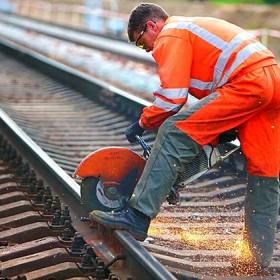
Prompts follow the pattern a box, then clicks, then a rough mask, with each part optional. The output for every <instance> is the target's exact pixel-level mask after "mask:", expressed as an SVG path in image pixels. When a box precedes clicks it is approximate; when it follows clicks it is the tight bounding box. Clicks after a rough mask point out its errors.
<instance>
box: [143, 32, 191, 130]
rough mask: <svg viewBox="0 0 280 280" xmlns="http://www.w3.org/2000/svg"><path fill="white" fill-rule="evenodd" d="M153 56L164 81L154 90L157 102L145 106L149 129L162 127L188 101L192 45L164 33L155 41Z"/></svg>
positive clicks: (147, 127)
mask: <svg viewBox="0 0 280 280" xmlns="http://www.w3.org/2000/svg"><path fill="white" fill-rule="evenodd" d="M153 57H154V59H155V61H156V63H157V65H158V74H159V78H160V83H161V84H160V86H159V87H158V89H156V90H155V91H154V92H153V94H154V96H155V101H154V102H153V104H152V105H151V106H149V107H146V108H144V110H143V113H142V115H141V122H142V124H143V125H144V126H145V128H146V129H153V128H155V127H158V126H160V125H161V124H162V123H163V122H164V121H165V120H166V119H167V118H168V117H169V116H171V115H174V114H176V113H177V112H178V111H179V110H180V109H181V108H182V107H183V105H184V104H185V103H186V102H187V97H188V90H189V83H190V68H191V61H192V47H191V45H190V43H189V42H188V41H187V40H186V39H182V38H180V37H179V36H177V37H173V36H170V35H160V36H159V37H158V38H157V40H156V41H155V45H154V50H153Z"/></svg>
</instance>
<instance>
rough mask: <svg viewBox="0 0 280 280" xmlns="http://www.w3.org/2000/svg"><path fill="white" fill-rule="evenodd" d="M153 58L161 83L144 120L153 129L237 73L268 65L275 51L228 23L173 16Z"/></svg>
mask: <svg viewBox="0 0 280 280" xmlns="http://www.w3.org/2000/svg"><path fill="white" fill-rule="evenodd" d="M153 57H154V59H155V61H156V63H157V65H158V74H159V78H160V81H161V85H160V86H159V88H158V89H156V90H155V91H154V96H155V101H154V103H153V105H152V106H150V107H146V108H144V110H143V114H142V115H141V121H142V123H143V125H144V126H145V127H146V128H147V129H153V128H155V127H157V126H159V125H161V123H162V122H163V121H164V120H165V119H166V118H167V117H169V116H170V115H173V114H175V113H177V112H178V111H179V110H180V109H181V108H182V106H183V105H184V104H185V103H186V102H187V97H188V93H190V94H191V95H193V96H195V97H196V98H198V99H201V98H203V97H205V96H207V95H208V94H209V93H211V92H213V91H215V89H216V88H220V87H221V86H223V85H224V84H225V83H229V82H230V81H231V79H232V78H233V77H236V76H238V74H239V72H240V71H241V70H242V71H244V69H245V70H246V69H247V68H250V70H253V69H255V68H258V67H260V65H261V66H265V65H270V64H271V60H272V59H274V56H273V54H272V53H271V52H270V51H269V50H268V49H267V48H266V47H265V46H264V45H262V44H261V43H260V42H259V40H258V38H256V37H255V36H254V35H252V34H250V33H249V32H246V31H245V30H244V29H242V28H240V27H238V26H236V25H234V24H231V23H229V22H226V21H223V20H220V19H215V18H207V17H192V18H187V17H175V16H173V17H169V18H168V19H167V21H166V23H165V25H164V27H163V29H162V31H161V32H160V34H159V36H158V37H157V39H156V41H155V44H154V49H153Z"/></svg>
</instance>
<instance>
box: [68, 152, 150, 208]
mask: <svg viewBox="0 0 280 280" xmlns="http://www.w3.org/2000/svg"><path fill="white" fill-rule="evenodd" d="M145 163H146V160H145V159H144V158H143V157H141V156H140V155H138V154H137V153H135V152H133V151H131V150H129V149H127V148H122V147H108V148H102V149H99V150H97V151H95V152H93V153H91V154H89V155H88V156H87V157H85V158H84V159H83V160H82V161H81V163H80V164H79V165H78V167H77V169H76V171H75V172H74V174H73V177H74V178H78V179H82V182H81V200H82V203H83V205H84V207H85V208H86V210H87V211H88V212H91V211H93V210H101V211H107V212H108V211H118V210H121V209H123V208H124V207H125V205H126V203H127V201H128V200H129V198H130V197H131V195H132V193H133V190H134V188H135V186H136V184H137V182H138V180H139V178H140V176H141V175H142V172H143V169H144V166H145Z"/></svg>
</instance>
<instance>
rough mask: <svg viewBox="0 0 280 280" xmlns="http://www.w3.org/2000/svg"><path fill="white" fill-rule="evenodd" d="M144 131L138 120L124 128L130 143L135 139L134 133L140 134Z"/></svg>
mask: <svg viewBox="0 0 280 280" xmlns="http://www.w3.org/2000/svg"><path fill="white" fill-rule="evenodd" d="M144 131H145V129H144V128H143V127H141V126H140V124H139V121H137V122H135V123H133V124H132V125H130V126H129V127H128V128H127V129H126V131H125V136H126V138H127V140H128V141H129V142H130V143H134V142H136V141H137V139H136V138H135V136H136V135H138V136H142V134H143V132H144Z"/></svg>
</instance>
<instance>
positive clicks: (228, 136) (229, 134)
mask: <svg viewBox="0 0 280 280" xmlns="http://www.w3.org/2000/svg"><path fill="white" fill-rule="evenodd" d="M236 139H237V131H236V130H235V129H231V130H228V131H225V132H223V133H222V134H220V136H219V144H224V143H227V142H231V141H234V140H236Z"/></svg>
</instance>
